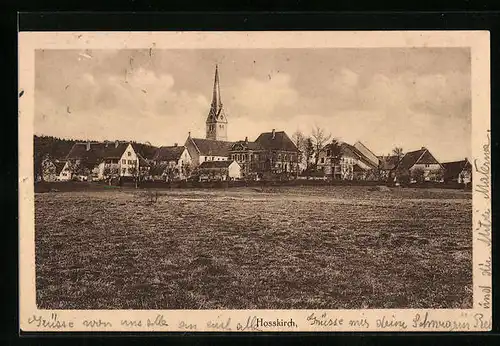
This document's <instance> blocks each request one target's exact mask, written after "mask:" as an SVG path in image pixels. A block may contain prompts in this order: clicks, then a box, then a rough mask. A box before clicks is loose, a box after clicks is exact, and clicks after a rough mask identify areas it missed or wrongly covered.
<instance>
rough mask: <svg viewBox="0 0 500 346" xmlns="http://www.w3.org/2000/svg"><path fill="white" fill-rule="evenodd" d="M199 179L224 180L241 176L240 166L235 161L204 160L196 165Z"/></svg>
mask: <svg viewBox="0 0 500 346" xmlns="http://www.w3.org/2000/svg"><path fill="white" fill-rule="evenodd" d="M198 174H199V178H200V181H226V180H237V179H240V178H241V166H240V165H239V164H238V162H236V161H232V160H224V161H222V160H221V161H205V162H202V163H201V164H200V166H199V167H198Z"/></svg>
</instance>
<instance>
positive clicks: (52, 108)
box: [35, 48, 471, 161]
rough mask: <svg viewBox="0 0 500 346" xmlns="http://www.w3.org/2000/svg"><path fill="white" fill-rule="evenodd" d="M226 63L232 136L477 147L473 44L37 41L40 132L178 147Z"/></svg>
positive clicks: (452, 149)
mask: <svg viewBox="0 0 500 346" xmlns="http://www.w3.org/2000/svg"><path fill="white" fill-rule="evenodd" d="M215 63H219V73H220V84H221V85H220V88H221V95H222V102H223V104H224V107H225V110H226V114H227V115H228V117H227V119H228V122H229V124H228V139H229V140H240V139H244V138H245V136H248V138H249V140H254V139H255V138H256V137H257V136H258V135H259V134H260V133H261V132H266V131H271V130H272V129H276V130H277V131H280V130H284V131H286V132H287V133H288V135H289V136H292V134H293V133H294V132H295V131H296V130H297V129H299V130H301V131H303V132H304V133H305V134H310V132H311V129H312V127H313V126H316V125H317V126H320V127H323V128H325V129H326V130H327V131H328V132H331V133H332V135H333V137H335V138H337V139H339V140H342V141H346V142H348V143H351V144H354V142H355V141H357V140H360V141H361V142H363V143H364V144H365V145H366V146H367V147H368V148H370V149H371V150H372V151H373V152H374V153H375V154H377V155H383V154H388V153H390V152H391V150H392V148H394V147H395V146H401V147H403V149H404V151H410V150H416V149H419V148H420V147H422V146H425V147H427V148H428V149H429V150H430V151H431V152H432V153H433V154H434V155H435V156H436V158H437V159H438V160H440V161H449V160H455V159H457V160H459V159H463V158H464V157H469V158H470V156H471V145H470V141H471V95H470V94H471V92H470V52H469V49H467V48H413V49H411V48H363V49H359V48H356V49H340V48H322V49H230V50H228V49H210V50H200V49H192V50H151V51H150V50H149V49H144V50H86V51H80V50H39V51H37V52H36V59H35V65H36V69H35V73H36V81H35V83H36V84H35V87H36V92H35V133H36V134H39V135H51V136H58V137H63V138H75V139H92V140H104V139H108V140H114V139H122V140H135V141H139V142H146V141H149V142H150V143H152V144H154V145H173V143H179V144H183V143H184V141H185V139H186V137H187V134H188V131H191V135H192V136H193V137H201V138H204V136H205V120H206V117H207V114H208V111H209V108H210V102H211V95H212V86H213V76H214V68H215Z"/></svg>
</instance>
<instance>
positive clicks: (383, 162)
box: [378, 155, 400, 170]
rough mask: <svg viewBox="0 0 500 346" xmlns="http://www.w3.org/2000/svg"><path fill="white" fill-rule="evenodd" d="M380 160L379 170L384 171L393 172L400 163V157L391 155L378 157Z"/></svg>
mask: <svg viewBox="0 0 500 346" xmlns="http://www.w3.org/2000/svg"><path fill="white" fill-rule="evenodd" d="M378 159H379V160H380V165H379V168H380V169H383V170H392V169H394V168H396V166H397V165H398V163H399V159H400V158H399V156H397V155H389V156H378Z"/></svg>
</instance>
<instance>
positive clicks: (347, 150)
mask: <svg viewBox="0 0 500 346" xmlns="http://www.w3.org/2000/svg"><path fill="white" fill-rule="evenodd" d="M330 145H331V144H330ZM340 147H341V149H342V155H346V154H351V156H354V157H355V158H357V159H358V160H359V161H361V162H363V163H364V164H365V165H367V166H370V167H372V168H377V167H376V166H375V165H374V164H373V162H372V161H371V160H370V159H368V158H367V157H366V156H365V155H364V154H363V153H362V152H361V151H359V150H358V149H356V148H355V147H354V146H353V145H350V144H348V143H345V142H344V143H341V144H340Z"/></svg>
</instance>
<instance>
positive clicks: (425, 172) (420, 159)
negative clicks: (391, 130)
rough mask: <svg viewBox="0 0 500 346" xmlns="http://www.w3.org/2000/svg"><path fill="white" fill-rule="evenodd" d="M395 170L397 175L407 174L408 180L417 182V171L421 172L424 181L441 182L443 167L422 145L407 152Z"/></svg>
mask: <svg viewBox="0 0 500 346" xmlns="http://www.w3.org/2000/svg"><path fill="white" fill-rule="evenodd" d="M396 172H397V173H396V175H397V176H399V177H401V176H402V175H408V176H409V177H410V182H417V180H418V178H417V177H416V175H418V173H417V172H421V174H422V179H423V180H424V181H435V182H442V181H443V174H444V167H443V165H441V163H440V162H439V161H438V160H437V159H436V158H435V157H434V156H433V155H432V154H431V152H430V151H429V150H428V149H427V148H425V147H422V148H420V149H419V150H414V151H409V152H407V153H406V154H405V155H404V156H403V158H402V159H401V161H400V162H399V164H398V166H397V168H396Z"/></svg>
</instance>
